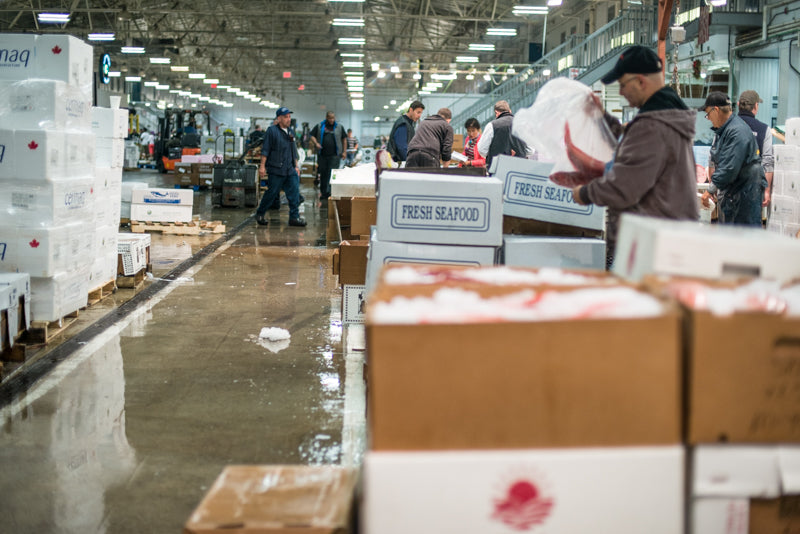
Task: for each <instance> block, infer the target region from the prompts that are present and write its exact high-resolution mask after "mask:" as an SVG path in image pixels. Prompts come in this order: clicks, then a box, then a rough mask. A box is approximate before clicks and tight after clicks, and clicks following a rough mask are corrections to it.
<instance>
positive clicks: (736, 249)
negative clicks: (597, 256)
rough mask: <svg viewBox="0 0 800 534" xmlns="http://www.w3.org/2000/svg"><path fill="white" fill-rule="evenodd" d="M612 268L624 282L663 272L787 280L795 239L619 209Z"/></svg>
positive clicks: (794, 265) (798, 263)
mask: <svg viewBox="0 0 800 534" xmlns="http://www.w3.org/2000/svg"><path fill="white" fill-rule="evenodd" d="M612 270H613V272H614V274H616V275H617V276H620V277H622V278H626V279H629V280H639V279H641V278H642V277H643V276H645V275H648V274H666V275H674V276H689V277H700V278H712V279H713V278H740V277H743V276H758V277H761V278H768V279H774V280H784V281H788V280H792V279H793V278H796V277H798V276H800V241H797V240H793V239H788V238H786V237H785V236H781V235H777V234H775V233H772V232H764V231H763V230H762V229H760V228H746V227H741V226H726V225H712V226H709V225H703V224H700V223H696V222H690V221H671V220H666V219H656V218H653V217H642V216H637V215H631V214H629V213H625V214H623V215H622V217H621V223H620V229H619V236H618V238H617V249H616V253H615V257H614V265H613V268H612Z"/></svg>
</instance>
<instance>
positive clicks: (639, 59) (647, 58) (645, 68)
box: [601, 45, 662, 85]
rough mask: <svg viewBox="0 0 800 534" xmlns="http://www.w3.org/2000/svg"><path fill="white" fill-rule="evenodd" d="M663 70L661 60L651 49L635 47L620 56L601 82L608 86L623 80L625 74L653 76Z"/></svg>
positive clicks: (629, 48) (627, 49)
mask: <svg viewBox="0 0 800 534" xmlns="http://www.w3.org/2000/svg"><path fill="white" fill-rule="evenodd" d="M661 68H662V64H661V59H659V57H658V55H657V54H656V53H655V52H654V51H653V50H652V49H651V48H647V47H646V46H640V45H634V46H631V47H628V48H626V49H625V50H624V51H623V52H622V53H621V54H620V55H619V59H618V60H617V64H616V65H614V68H613V69H611V71H610V72H609V73H608V74H606V75H605V76H603V78H602V79H601V80H602V82H603V83H604V84H606V85H608V84H610V83H614V82H616V81H617V80H619V79H620V78H622V75H623V74H653V73H654V72H661Z"/></svg>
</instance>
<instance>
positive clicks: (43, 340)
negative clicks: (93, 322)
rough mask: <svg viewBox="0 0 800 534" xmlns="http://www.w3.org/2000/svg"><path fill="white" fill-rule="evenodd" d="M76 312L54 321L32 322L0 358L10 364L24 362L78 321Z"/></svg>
mask: <svg viewBox="0 0 800 534" xmlns="http://www.w3.org/2000/svg"><path fill="white" fill-rule="evenodd" d="M78 314H79V312H78V311H74V312H72V313H70V314H67V315H65V316H64V317H62V318H61V319H58V320H56V321H33V322H32V323H31V326H30V328H28V329H27V330H26V331H25V332H24V333H23V334H22V336H20V338H19V340H17V342H16V343H14V346H13V347H11V348H10V349H6V350H5V351H3V352H2V353H1V354H0V358H2V359H3V360H5V361H11V362H24V361H25V360H26V359H27V358H28V354H29V353H30V352H31V351H32V350H35V349H39V348H41V346H42V345H46V344H47V343H49V342H50V341H52V340H53V338H54V337H55V336H57V335H58V334H60V333H62V332H63V331H64V330H66V329H67V328H68V327H69V326H70V325H72V323H74V322H75V321H76V320H77V319H78Z"/></svg>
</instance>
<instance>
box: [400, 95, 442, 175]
mask: <svg viewBox="0 0 800 534" xmlns="http://www.w3.org/2000/svg"><path fill="white" fill-rule="evenodd" d="M452 118H453V114H452V112H451V111H450V110H449V109H447V108H442V109H440V110H439V111H437V112H436V115H430V116H429V117H426V118H425V120H423V121H422V122H421V123H420V125H419V128H418V129H417V133H416V134H414V138H413V139H412V140H411V142H410V143H408V159H407V160H406V168H407V169H411V168H414V167H440V164H439V160H442V161H450V154H452V153H453V127H452V126H450V119H452Z"/></svg>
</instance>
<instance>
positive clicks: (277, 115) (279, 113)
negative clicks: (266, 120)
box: [275, 108, 294, 119]
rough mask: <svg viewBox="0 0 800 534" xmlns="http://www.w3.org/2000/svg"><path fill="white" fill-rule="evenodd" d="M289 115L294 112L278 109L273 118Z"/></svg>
mask: <svg viewBox="0 0 800 534" xmlns="http://www.w3.org/2000/svg"><path fill="white" fill-rule="evenodd" d="M289 113H294V112H293V111H292V110H291V109H289V108H278V111H276V112H275V118H276V119H277V118H278V117H280V116H281V115H287V114H289Z"/></svg>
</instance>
